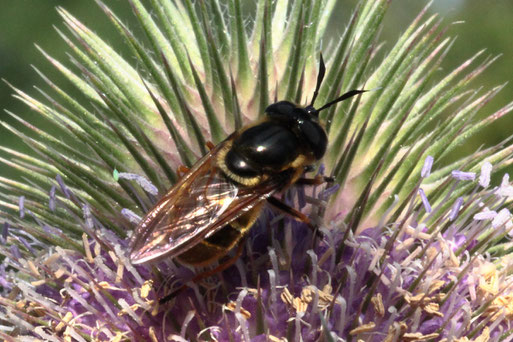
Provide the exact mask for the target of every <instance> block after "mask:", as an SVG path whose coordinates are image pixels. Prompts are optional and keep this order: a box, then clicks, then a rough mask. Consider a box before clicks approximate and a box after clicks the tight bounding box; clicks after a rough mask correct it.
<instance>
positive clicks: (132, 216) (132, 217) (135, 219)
mask: <svg viewBox="0 0 513 342" xmlns="http://www.w3.org/2000/svg"><path fill="white" fill-rule="evenodd" d="M121 215H123V216H124V217H125V218H126V219H127V220H128V221H130V222H132V223H136V224H138V223H139V222H141V220H142V217H141V216H139V215H137V214H136V213H134V212H133V211H132V210H130V209H127V208H123V209H121Z"/></svg>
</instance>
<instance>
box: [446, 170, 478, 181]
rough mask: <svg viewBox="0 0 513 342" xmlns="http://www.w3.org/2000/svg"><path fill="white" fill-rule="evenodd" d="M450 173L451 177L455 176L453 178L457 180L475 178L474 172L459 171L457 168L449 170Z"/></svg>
mask: <svg viewBox="0 0 513 342" xmlns="http://www.w3.org/2000/svg"><path fill="white" fill-rule="evenodd" d="M451 174H452V178H455V179H458V180H463V181H465V180H471V181H473V180H474V179H476V174H475V172H463V171H459V170H454V171H452V172H451Z"/></svg>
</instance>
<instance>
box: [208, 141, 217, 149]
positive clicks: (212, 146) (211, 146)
mask: <svg viewBox="0 0 513 342" xmlns="http://www.w3.org/2000/svg"><path fill="white" fill-rule="evenodd" d="M205 145H206V146H207V148H208V150H209V151H212V150H213V149H214V148H215V147H216V145H214V143H213V142H212V141H207V142H206V143H205Z"/></svg>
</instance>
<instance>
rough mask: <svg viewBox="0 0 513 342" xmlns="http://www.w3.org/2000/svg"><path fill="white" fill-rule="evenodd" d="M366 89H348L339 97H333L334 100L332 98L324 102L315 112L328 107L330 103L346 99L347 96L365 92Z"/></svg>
mask: <svg viewBox="0 0 513 342" xmlns="http://www.w3.org/2000/svg"><path fill="white" fill-rule="evenodd" d="M366 91H368V90H350V91H348V92H347V93H345V94H342V95H341V96H340V97H339V98H337V99H335V100H333V101H331V102H328V103H326V104H325V105H324V106H322V107H321V108H319V109H317V112H320V111H321V110H324V109H326V108H329V107H331V106H332V105H334V104H335V103H337V102H340V101H344V100H347V99H348V98H351V97H353V96H355V95H358V94H361V93H365V92H366Z"/></svg>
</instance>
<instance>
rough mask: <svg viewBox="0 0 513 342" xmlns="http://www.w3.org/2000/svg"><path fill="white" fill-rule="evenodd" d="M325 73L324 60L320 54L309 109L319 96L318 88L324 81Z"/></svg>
mask: <svg viewBox="0 0 513 342" xmlns="http://www.w3.org/2000/svg"><path fill="white" fill-rule="evenodd" d="M325 73H326V65H324V59H323V58H322V53H321V60H320V61H319V74H317V85H316V86H315V91H314V94H313V97H312V102H311V103H310V107H313V105H314V102H315V99H316V98H317V95H319V88H321V83H322V80H323V79H324V74H325Z"/></svg>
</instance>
